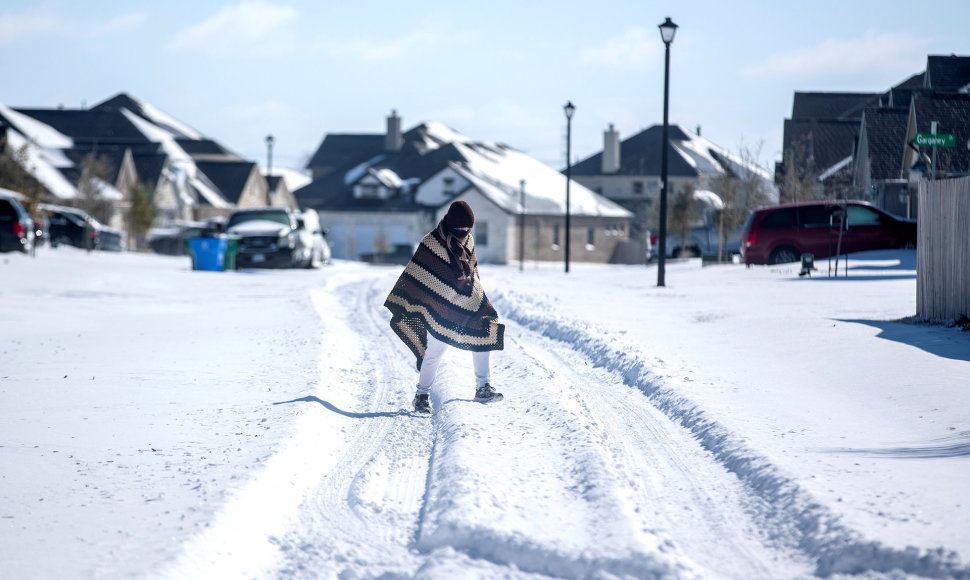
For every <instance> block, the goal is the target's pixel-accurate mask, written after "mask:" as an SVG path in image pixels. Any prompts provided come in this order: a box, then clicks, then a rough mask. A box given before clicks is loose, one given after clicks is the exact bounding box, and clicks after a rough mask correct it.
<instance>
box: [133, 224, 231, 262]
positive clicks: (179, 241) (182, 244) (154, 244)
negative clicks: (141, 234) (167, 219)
mask: <svg viewBox="0 0 970 580" xmlns="http://www.w3.org/2000/svg"><path fill="white" fill-rule="evenodd" d="M218 233H219V230H218V229H217V228H216V227H214V226H212V225H209V224H206V223H202V222H189V223H181V224H176V225H174V226H172V227H170V228H157V229H154V230H152V231H151V232H150V233H149V234H148V247H149V248H151V249H152V251H153V252H155V253H156V254H165V255H168V256H185V255H188V253H189V250H188V247H187V244H188V242H187V241H186V240H188V239H189V238H203V237H208V236H214V235H216V234H218Z"/></svg>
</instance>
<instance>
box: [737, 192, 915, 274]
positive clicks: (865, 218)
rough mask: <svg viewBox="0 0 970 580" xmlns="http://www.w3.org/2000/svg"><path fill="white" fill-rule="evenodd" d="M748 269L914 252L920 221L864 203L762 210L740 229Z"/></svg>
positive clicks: (817, 203)
mask: <svg viewBox="0 0 970 580" xmlns="http://www.w3.org/2000/svg"><path fill="white" fill-rule="evenodd" d="M741 241H742V243H741V257H742V260H743V261H744V263H745V264H748V265H751V264H785V263H790V262H797V261H798V260H799V259H800V258H801V255H802V254H803V253H808V254H813V255H814V256H815V258H828V257H831V256H835V255H840V254H848V253H850V252H865V251H868V250H881V249H888V248H915V247H916V220H912V219H907V218H903V217H899V216H896V215H893V214H891V213H888V212H886V211H884V210H881V209H879V208H877V207H874V206H872V205H870V204H868V203H866V202H864V201H843V200H838V201H812V202H802V203H793V204H785V205H777V206H771V207H762V208H759V209H756V210H754V211H752V212H751V214H749V215H748V219H747V221H745V223H744V225H743V226H742V235H741Z"/></svg>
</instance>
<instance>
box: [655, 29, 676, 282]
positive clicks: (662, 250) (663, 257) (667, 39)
mask: <svg viewBox="0 0 970 580" xmlns="http://www.w3.org/2000/svg"><path fill="white" fill-rule="evenodd" d="M659 28H660V38H662V39H663V41H664V126H663V138H662V141H663V142H662V143H661V145H660V181H661V182H663V184H662V186H661V189H660V245H659V247H658V248H657V286H664V285H665V284H664V275H665V270H666V264H667V149H668V148H669V146H670V142H669V140H668V135H667V110H668V105H669V101H670V43H672V42H673V41H674V35H675V34H677V25H676V24H674V23H673V21H672V20H671V19H670V17H669V16H668V17H667V19H666V20H664V22H663V24H661V25H659Z"/></svg>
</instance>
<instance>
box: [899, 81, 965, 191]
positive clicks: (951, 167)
mask: <svg viewBox="0 0 970 580" xmlns="http://www.w3.org/2000/svg"><path fill="white" fill-rule="evenodd" d="M910 111H911V115H912V120H913V121H914V122H915V130H916V132H917V133H929V132H930V131H931V127H932V123H933V121H936V122H938V123H939V125H938V127H937V132H938V133H950V134H953V135H955V137H956V146H955V147H936V148H935V149H936V167H937V170H938V171H940V172H942V173H954V174H960V175H966V174H967V172H968V171H970V150H968V147H970V95H968V94H950V95H932V96H917V97H916V98H914V99H913V104H912V107H911V109H910ZM907 137H908V138H911V137H912V136H911V135H907ZM924 149H925V150H926V151H927V152H928V151H929V150H930V149H931V148H929V147H926V148H924Z"/></svg>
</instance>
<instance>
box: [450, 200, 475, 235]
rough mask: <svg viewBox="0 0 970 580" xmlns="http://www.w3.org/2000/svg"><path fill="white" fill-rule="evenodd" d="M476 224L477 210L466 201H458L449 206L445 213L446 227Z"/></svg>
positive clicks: (466, 226) (464, 226) (465, 226)
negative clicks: (473, 209) (474, 210)
mask: <svg viewBox="0 0 970 580" xmlns="http://www.w3.org/2000/svg"><path fill="white" fill-rule="evenodd" d="M474 225H475V212H473V211H472V207H471V206H470V205H468V204H467V203H465V202H464V201H456V202H454V203H452V204H451V207H449V208H448V213H447V214H446V215H445V227H446V228H448V229H451V228H470V227H472V226H474Z"/></svg>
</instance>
